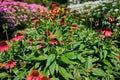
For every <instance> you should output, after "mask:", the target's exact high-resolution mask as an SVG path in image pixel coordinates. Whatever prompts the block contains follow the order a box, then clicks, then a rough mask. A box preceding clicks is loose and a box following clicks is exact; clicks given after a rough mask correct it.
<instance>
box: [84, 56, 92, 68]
mask: <svg viewBox="0 0 120 80" xmlns="http://www.w3.org/2000/svg"><path fill="white" fill-rule="evenodd" d="M85 67H86V68H88V69H91V68H92V67H93V66H92V57H90V56H89V57H88V58H87V62H86V65H85Z"/></svg>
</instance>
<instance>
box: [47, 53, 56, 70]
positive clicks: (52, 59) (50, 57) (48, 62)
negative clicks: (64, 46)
mask: <svg viewBox="0 0 120 80" xmlns="http://www.w3.org/2000/svg"><path fill="white" fill-rule="evenodd" d="M54 60H55V54H50V55H49V57H48V59H47V63H46V68H48V66H50V65H51V64H52V63H53V61H54Z"/></svg>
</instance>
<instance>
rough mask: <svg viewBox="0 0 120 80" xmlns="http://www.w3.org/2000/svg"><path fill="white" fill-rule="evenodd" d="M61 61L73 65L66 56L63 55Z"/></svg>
mask: <svg viewBox="0 0 120 80" xmlns="http://www.w3.org/2000/svg"><path fill="white" fill-rule="evenodd" d="M60 60H61V61H63V62H64V63H66V64H73V62H72V61H71V60H69V59H68V58H67V57H66V56H64V55H62V56H61V58H60Z"/></svg>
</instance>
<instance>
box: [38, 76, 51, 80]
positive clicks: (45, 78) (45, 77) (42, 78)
mask: <svg viewBox="0 0 120 80" xmlns="http://www.w3.org/2000/svg"><path fill="white" fill-rule="evenodd" d="M39 80H50V78H48V77H47V76H43V77H41V78H40V79H39Z"/></svg>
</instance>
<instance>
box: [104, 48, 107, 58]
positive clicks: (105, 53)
mask: <svg viewBox="0 0 120 80" xmlns="http://www.w3.org/2000/svg"><path fill="white" fill-rule="evenodd" d="M103 53H104V54H103V56H104V59H105V58H106V56H107V51H106V50H104V51H103Z"/></svg>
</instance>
